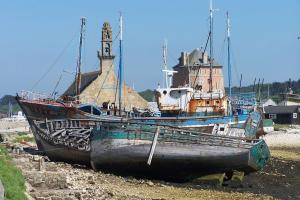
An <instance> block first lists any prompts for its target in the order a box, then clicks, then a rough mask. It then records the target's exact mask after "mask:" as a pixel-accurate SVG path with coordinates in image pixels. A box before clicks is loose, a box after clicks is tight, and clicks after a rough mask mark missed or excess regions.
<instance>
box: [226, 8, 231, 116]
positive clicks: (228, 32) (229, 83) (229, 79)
mask: <svg viewBox="0 0 300 200" xmlns="http://www.w3.org/2000/svg"><path fill="white" fill-rule="evenodd" d="M226 14H227V45H228V46H227V53H228V61H227V62H228V87H229V100H231V95H232V94H231V63H230V20H229V14H228V12H227V13H226ZM229 115H232V112H231V108H230V110H229Z"/></svg>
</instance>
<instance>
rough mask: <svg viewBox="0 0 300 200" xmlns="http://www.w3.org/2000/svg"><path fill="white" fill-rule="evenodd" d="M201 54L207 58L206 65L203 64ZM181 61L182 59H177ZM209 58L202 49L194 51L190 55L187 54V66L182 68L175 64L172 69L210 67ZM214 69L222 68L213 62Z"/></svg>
mask: <svg viewBox="0 0 300 200" xmlns="http://www.w3.org/2000/svg"><path fill="white" fill-rule="evenodd" d="M203 54H205V56H207V61H206V62H207V63H204V62H205V61H204V59H203ZM180 59H182V57H180V58H179V60H180ZM209 62H210V57H209V56H208V55H207V54H206V53H204V52H203V50H202V49H199V48H197V49H194V50H193V51H192V52H191V53H188V54H187V64H186V65H184V66H182V65H180V63H179V64H177V65H176V66H174V67H187V66H200V67H210V63H209ZM213 67H214V68H217V67H222V66H221V65H220V64H218V63H217V62H216V60H214V66H213Z"/></svg>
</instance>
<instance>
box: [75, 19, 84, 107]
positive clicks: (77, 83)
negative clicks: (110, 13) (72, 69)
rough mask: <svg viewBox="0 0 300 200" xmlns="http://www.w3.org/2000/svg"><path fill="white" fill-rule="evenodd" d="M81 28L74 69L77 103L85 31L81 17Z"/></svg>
mask: <svg viewBox="0 0 300 200" xmlns="http://www.w3.org/2000/svg"><path fill="white" fill-rule="evenodd" d="M80 20H81V28H80V39H79V52H78V60H77V68H76V81H75V82H76V100H77V102H79V95H80V88H81V54H82V43H83V37H84V31H85V24H86V18H84V17H82V18H81V19H80Z"/></svg>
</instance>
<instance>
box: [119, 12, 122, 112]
mask: <svg viewBox="0 0 300 200" xmlns="http://www.w3.org/2000/svg"><path fill="white" fill-rule="evenodd" d="M119 28H120V38H119V48H120V49H119V50H120V61H119V73H120V74H119V115H120V116H121V114H122V79H123V77H122V76H123V74H122V68H123V66H122V65H123V60H122V53H123V52H122V42H123V17H122V14H120V20H119Z"/></svg>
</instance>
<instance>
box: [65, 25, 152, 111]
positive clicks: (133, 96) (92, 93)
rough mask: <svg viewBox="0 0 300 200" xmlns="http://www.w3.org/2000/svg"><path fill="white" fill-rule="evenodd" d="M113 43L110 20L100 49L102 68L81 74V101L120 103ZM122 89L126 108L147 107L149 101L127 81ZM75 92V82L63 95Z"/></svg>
mask: <svg viewBox="0 0 300 200" xmlns="http://www.w3.org/2000/svg"><path fill="white" fill-rule="evenodd" d="M112 45H113V41H112V28H111V26H110V24H109V23H108V22H105V23H104V24H103V27H102V41H101V50H100V51H98V58H99V60H100V69H99V71H93V72H87V73H83V74H82V75H81V87H80V96H79V100H80V102H82V103H96V104H97V105H100V106H101V105H103V103H104V102H106V103H109V104H111V103H115V105H116V106H118V105H119V101H118V99H119V98H118V93H119V92H118V83H117V82H118V81H117V77H116V74H115V67H114V58H115V56H114V55H113V51H112ZM122 91H123V92H122V107H123V108H124V107H125V108H126V110H130V109H131V108H132V107H136V108H147V101H146V100H145V99H143V97H141V96H140V95H139V94H138V93H137V92H136V91H134V90H133V89H132V88H130V87H129V86H128V85H126V83H123V88H122ZM75 94H76V93H75V82H73V83H72V84H71V85H70V86H69V88H68V89H67V90H66V91H65V93H64V94H63V95H66V96H75Z"/></svg>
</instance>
